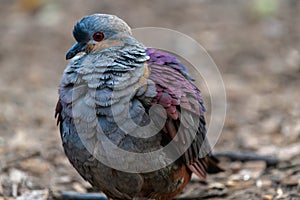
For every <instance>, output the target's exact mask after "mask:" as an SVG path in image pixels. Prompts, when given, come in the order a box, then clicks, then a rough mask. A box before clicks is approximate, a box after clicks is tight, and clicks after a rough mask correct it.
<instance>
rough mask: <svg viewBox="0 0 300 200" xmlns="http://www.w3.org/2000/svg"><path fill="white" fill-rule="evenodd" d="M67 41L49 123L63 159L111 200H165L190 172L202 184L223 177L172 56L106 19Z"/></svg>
mask: <svg viewBox="0 0 300 200" xmlns="http://www.w3.org/2000/svg"><path fill="white" fill-rule="evenodd" d="M73 36H74V38H75V40H76V42H75V44H74V45H73V46H72V47H71V48H70V49H69V50H68V52H67V53H66V59H67V60H70V62H69V63H68V65H67V67H66V68H65V70H64V72H63V75H62V79H61V82H60V84H59V90H58V93H59V99H58V102H57V105H56V108H55V117H56V118H57V125H59V130H60V135H61V140H62V145H63V148H64V151H65V154H66V156H67V157H68V159H69V161H70V163H71V164H72V165H73V167H74V168H75V169H76V170H77V171H78V173H79V174H80V175H81V176H82V177H83V178H84V179H85V180H86V181H88V182H89V183H90V184H91V185H92V186H93V187H94V188H95V189H96V190H98V191H102V192H103V193H105V194H106V196H107V197H108V198H111V199H122V200H124V199H125V200H129V199H158V200H167V199H172V198H174V197H175V196H177V195H178V194H180V193H181V192H182V190H183V189H184V188H185V186H186V185H187V184H188V183H189V181H190V180H191V176H192V174H193V173H194V174H195V175H196V176H198V177H199V178H200V179H201V180H203V181H205V179H206V174H207V173H218V172H221V171H223V169H222V168H221V167H220V166H219V163H218V162H219V161H218V160H217V158H215V157H214V156H213V154H212V152H211V151H212V150H211V147H210V145H209V142H208V140H207V137H206V122H205V117H204V112H205V107H204V102H203V99H202V96H201V93H200V90H199V89H198V88H197V86H196V85H195V84H194V79H193V78H192V77H191V76H190V75H189V73H188V68H187V67H186V66H185V65H183V64H182V62H181V61H180V59H179V58H177V57H176V55H175V54H172V53H171V52H167V51H163V50H159V49H155V48H151V47H146V46H145V45H144V44H142V43H141V42H139V41H138V40H136V39H135V38H134V36H133V34H132V31H131V28H130V27H129V25H128V24H127V23H126V22H125V21H123V20H122V19H120V18H118V17H117V16H115V15H110V14H92V15H88V16H85V17H83V18H82V19H81V20H79V21H78V22H77V23H76V24H75V26H74V29H73ZM145 127H146V128H145ZM103 141H105V142H103ZM107 141H108V142H107ZM115 147H116V148H115ZM116 149H117V150H116ZM165 149H167V150H165ZM119 150H120V151H119ZM158 150H162V151H160V152H161V154H160V156H158V157H153V158H151V159H149V157H144V158H143V156H142V158H143V160H138V159H136V157H135V156H136V155H146V154H147V153H151V152H155V151H158ZM107 152H108V153H107ZM118 152H126V153H128V154H125V155H129V156H128V157H127V156H123V155H121V154H120V155H119V153H118ZM100 154H101V155H102V156H103V158H105V159H106V160H110V161H112V162H116V163H119V164H118V165H113V164H112V165H110V164H109V162H105V161H104V162H103V160H102V159H99V156H98V155H100ZM131 155H132V157H131ZM147 155H148V154H147ZM100 157H101V156H100ZM101 158H102V157H101ZM140 158H141V157H139V159H140ZM105 159H104V160H105ZM147 163H148V164H149V163H150V165H151V167H154V169H152V168H151V167H149V166H148V164H147ZM116 166H117V167H116ZM157 166H160V167H157ZM135 168H136V171H134V170H133V169H135ZM127 169H128V170H127ZM143 169H147V170H145V171H143Z"/></svg>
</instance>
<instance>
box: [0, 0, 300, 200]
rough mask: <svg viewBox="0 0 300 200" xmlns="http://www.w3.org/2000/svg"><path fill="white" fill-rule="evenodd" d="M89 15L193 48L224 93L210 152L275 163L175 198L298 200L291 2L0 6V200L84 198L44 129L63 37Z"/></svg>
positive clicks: (297, 13) (295, 14) (253, 165)
mask: <svg viewBox="0 0 300 200" xmlns="http://www.w3.org/2000/svg"><path fill="white" fill-rule="evenodd" d="M91 13H112V14H115V15H118V16H119V17H120V18H123V19H124V20H125V21H127V22H128V24H129V25H130V26H131V27H134V28H136V27H149V26H153V27H165V28H170V29H174V30H177V31H180V32H182V33H185V34H187V35H189V36H191V37H192V38H194V39H195V40H197V41H198V42H199V43H200V44H202V45H203V46H204V47H205V48H206V49H207V51H208V52H209V54H210V55H211V56H212V58H213V59H214V61H215V62H216V64H217V66H218V67H219V70H220V71H221V73H222V77H223V79H224V83H225V87H226V93H227V116H226V122H225V126H224V129H223V131H222V135H221V137H220V139H219V141H218V143H217V145H216V146H215V148H214V152H216V153H224V152H227V151H231V152H249V151H250V152H254V153H257V154H259V155H264V156H265V155H267V156H273V157H274V158H277V159H279V163H277V165H272V164H270V163H268V164H267V163H266V162H265V161H247V162H241V161H229V160H228V158H227V159H226V158H221V166H222V167H223V168H224V169H226V172H224V173H220V174H217V175H211V176H209V177H208V183H207V184H203V183H201V182H200V181H199V180H197V178H193V180H192V182H191V183H190V184H189V185H188V187H187V188H186V189H185V191H184V193H183V194H182V195H181V196H180V197H179V198H181V199H204V198H206V199H265V200H271V199H295V200H296V199H300V91H299V86H300V1H298V0H271V1H270V0H251V1H242V0H222V1H217V0H185V1H183V0H164V1H161V0H151V1H149V0H139V1H134V0H124V1H111V0H99V1H97V0H89V1H85V0H72V1H67V0H52V1H46V0H44V1H43V0H18V1H17V0H2V1H1V4H0V40H1V45H0V94H1V95H0V200H3V199H9V200H10V199H47V198H48V199H54V198H59V197H60V194H61V192H62V191H75V192H80V193H85V192H87V191H91V187H90V185H89V184H88V183H86V182H85V181H84V180H83V179H82V178H81V177H80V176H79V175H78V174H77V173H76V171H75V170H74V169H73V167H71V165H70V164H69V162H68V160H67V159H66V157H65V155H64V153H63V149H62V147H61V141H60V136H59V132H58V129H57V127H56V122H55V119H54V108H55V105H56V101H57V97H58V95H57V88H58V84H59V81H60V77H61V74H62V72H63V70H64V67H65V66H66V64H67V61H65V53H66V51H67V50H68V49H69V48H70V47H71V45H72V44H73V42H74V40H73V37H72V35H71V31H72V28H73V26H74V24H75V22H76V21H77V20H78V19H80V18H81V17H82V16H84V15H87V14H91ZM204 97H205V99H207V98H209V97H208V96H206V95H205V93H204Z"/></svg>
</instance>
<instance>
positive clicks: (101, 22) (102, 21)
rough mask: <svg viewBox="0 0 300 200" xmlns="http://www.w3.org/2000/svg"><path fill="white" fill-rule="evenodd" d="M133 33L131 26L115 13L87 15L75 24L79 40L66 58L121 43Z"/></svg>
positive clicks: (74, 32) (75, 34) (75, 32)
mask: <svg viewBox="0 0 300 200" xmlns="http://www.w3.org/2000/svg"><path fill="white" fill-rule="evenodd" d="M131 35H132V33H131V29H130V27H129V26H128V25H127V24H126V22H125V21H123V20H122V19H120V18H118V17H117V16H115V15H109V14H93V15H89V16H86V17H84V18H82V19H81V20H80V21H78V22H77V24H76V25H75V26H74V29H73V36H74V38H75V39H76V41H77V42H76V43H75V44H74V45H73V47H72V48H71V49H70V50H69V51H68V53H67V54H66V59H71V58H73V57H74V56H75V55H76V54H77V53H80V52H92V51H95V50H101V49H104V48H108V47H110V46H114V45H118V44H119V45H120V44H121V43H122V42H121V41H122V38H123V37H126V36H131Z"/></svg>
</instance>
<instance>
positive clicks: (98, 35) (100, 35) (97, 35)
mask: <svg viewBox="0 0 300 200" xmlns="http://www.w3.org/2000/svg"><path fill="white" fill-rule="evenodd" d="M103 38H104V34H103V33H102V32H96V33H94V35H93V39H94V40H95V41H96V42H100V41H102V40H103Z"/></svg>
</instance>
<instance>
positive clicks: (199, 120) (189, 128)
mask: <svg viewBox="0 0 300 200" xmlns="http://www.w3.org/2000/svg"><path fill="white" fill-rule="evenodd" d="M147 54H148V55H149V56H150V59H149V61H148V67H149V71H150V75H149V79H151V80H152V81H153V82H154V83H155V86H156V91H157V96H156V97H155V98H154V99H153V100H152V105H155V104H159V105H161V106H163V107H164V108H165V110H166V113H167V119H166V123H165V125H164V127H163V131H164V132H165V133H166V135H168V136H169V138H170V139H174V140H175V141H176V143H177V145H176V148H177V150H178V151H179V152H180V151H181V152H182V149H181V148H184V147H185V145H189V146H188V147H186V149H187V150H185V151H184V153H183V159H184V161H185V163H186V165H187V166H188V168H189V169H190V170H191V171H192V172H194V173H195V174H196V175H198V176H199V177H200V178H202V179H205V176H206V172H212V173H213V172H217V171H220V169H219V168H218V167H217V160H216V159H215V158H213V156H211V153H210V151H211V150H210V146H209V144H208V141H207V140H206V139H205V138H206V128H205V119H204V112H205V108H204V106H203V101H202V98H201V94H200V91H199V89H198V88H197V87H196V86H195V85H194V84H193V83H192V80H193V79H192V78H191V77H190V76H189V75H188V72H187V68H186V67H185V66H184V65H183V64H181V63H180V60H179V59H178V58H176V57H175V56H174V55H172V54H169V53H167V52H163V51H159V50H155V49H152V48H148V49H147Z"/></svg>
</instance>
